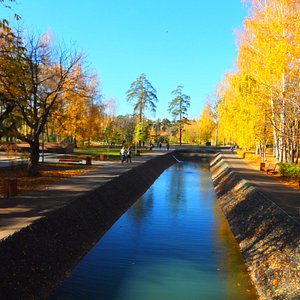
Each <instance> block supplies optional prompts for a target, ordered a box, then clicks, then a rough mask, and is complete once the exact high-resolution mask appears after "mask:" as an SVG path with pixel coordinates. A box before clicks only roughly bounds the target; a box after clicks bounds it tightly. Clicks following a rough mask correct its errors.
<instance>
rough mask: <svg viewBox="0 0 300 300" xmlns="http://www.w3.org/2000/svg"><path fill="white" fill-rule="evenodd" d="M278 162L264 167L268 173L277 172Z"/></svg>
mask: <svg viewBox="0 0 300 300" xmlns="http://www.w3.org/2000/svg"><path fill="white" fill-rule="evenodd" d="M276 166H277V165H276V164H274V163H269V164H268V165H267V166H265V167H263V168H262V169H263V171H265V172H267V174H268V173H269V172H270V173H276Z"/></svg>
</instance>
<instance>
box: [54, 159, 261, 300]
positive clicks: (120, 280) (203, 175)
mask: <svg viewBox="0 0 300 300" xmlns="http://www.w3.org/2000/svg"><path fill="white" fill-rule="evenodd" d="M128 188H130V187H128ZM51 299H103V300H141V299H142V300H185V299H188V300H198V299H199V300H200V299H201V300H203V299H213V300H217V299H222V300H224V299H230V300H231V299H243V300H245V299H246V300H247V299H256V296H255V291H254V288H253V286H252V285H251V283H250V279H249V277H248V274H247V271H246V266H245V263H244V261H243V259H242V256H241V254H240V252H239V250H238V246H237V244H236V242H235V240H234V238H233V236H232V234H231V232H230V230H229V227H228V225H227V222H226V220H225V218H224V216H223V215H222V212H221V211H220V209H219V207H218V205H217V203H216V197H215V192H214V189H213V185H212V180H211V173H210V171H209V167H208V165H205V164H200V163H193V162H182V163H178V164H176V165H173V166H172V167H171V168H169V169H168V170H166V171H165V172H164V173H162V175H161V176H160V177H159V178H158V179H157V180H156V182H155V183H154V184H153V185H152V186H151V188H150V189H149V190H148V191H147V192H146V193H145V194H144V195H143V196H142V197H141V198H140V199H139V200H138V201H137V202H136V203H135V204H134V205H133V206H132V207H131V208H130V209H129V210H128V211H127V212H126V213H125V214H124V215H123V216H122V217H121V218H120V219H119V220H118V221H117V222H116V223H115V224H114V225H113V227H112V228H111V229H110V230H109V231H108V232H107V233H106V235H105V236H104V237H103V238H102V239H101V240H100V241H99V242H98V243H97V244H96V245H95V247H94V248H93V249H92V250H91V251H90V253H89V254H88V255H86V256H85V257H84V259H83V260H82V261H81V263H80V264H79V265H78V266H77V267H76V268H75V269H74V271H73V273H72V274H71V275H70V277H69V278H67V279H66V280H65V281H64V282H63V283H62V285H61V286H60V287H59V288H58V289H57V291H55V293H54V295H52V296H51Z"/></svg>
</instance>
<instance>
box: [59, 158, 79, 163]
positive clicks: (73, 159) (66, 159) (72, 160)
mask: <svg viewBox="0 0 300 300" xmlns="http://www.w3.org/2000/svg"><path fill="white" fill-rule="evenodd" d="M58 161H60V162H78V163H82V159H77V158H61V159H59V160H58Z"/></svg>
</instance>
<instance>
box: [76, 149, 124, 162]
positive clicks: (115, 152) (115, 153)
mask: <svg viewBox="0 0 300 300" xmlns="http://www.w3.org/2000/svg"><path fill="white" fill-rule="evenodd" d="M74 154H75V155H81V156H85V155H87V156H93V157H95V159H96V160H99V159H100V154H104V155H105V160H107V159H108V160H119V159H120V148H111V147H109V151H107V148H104V147H84V148H83V147H78V148H75V149H74Z"/></svg>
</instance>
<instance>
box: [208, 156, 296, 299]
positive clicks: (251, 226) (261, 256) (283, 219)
mask: <svg viewBox="0 0 300 300" xmlns="http://www.w3.org/2000/svg"><path fill="white" fill-rule="evenodd" d="M211 171H212V174H213V182H214V185H215V189H216V193H217V198H218V202H219V204H220V206H221V208H222V210H223V212H224V214H225V216H226V218H227V220H228V223H229V225H230V228H231V230H232V232H233V234H234V236H235V238H236V240H237V242H238V244H239V246H240V249H241V251H242V254H243V256H244V258H245V260H246V262H247V264H248V266H249V271H250V276H251V279H252V281H253V282H254V284H255V286H256V288H257V292H258V295H259V299H295V300H296V299H300V225H299V224H298V223H297V222H296V221H295V220H294V219H293V218H291V217H290V216H289V215H287V214H286V212H284V211H283V210H282V209H281V208H280V207H278V206H277V205H276V204H275V203H274V202H272V201H271V200H270V199H268V198H266V197H265V196H264V195H262V194H261V193H260V192H259V191H258V190H256V189H255V188H254V187H253V186H251V184H250V183H249V182H247V181H245V180H244V179H243V178H242V177H241V176H240V175H239V173H238V172H234V171H233V170H232V169H230V166H229V165H228V164H226V162H225V161H224V160H223V158H222V154H219V155H217V156H216V157H215V158H214V160H213V161H212V162H211Z"/></svg>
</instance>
